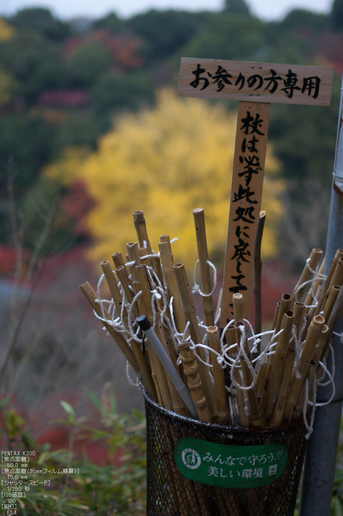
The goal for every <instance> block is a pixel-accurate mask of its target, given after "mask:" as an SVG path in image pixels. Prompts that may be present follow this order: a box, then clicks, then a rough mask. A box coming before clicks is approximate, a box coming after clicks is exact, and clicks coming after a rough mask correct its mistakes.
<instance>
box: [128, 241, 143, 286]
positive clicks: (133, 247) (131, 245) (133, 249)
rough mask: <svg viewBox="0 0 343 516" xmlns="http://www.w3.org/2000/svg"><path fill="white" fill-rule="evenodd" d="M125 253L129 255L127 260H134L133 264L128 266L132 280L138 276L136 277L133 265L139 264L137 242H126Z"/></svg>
mask: <svg viewBox="0 0 343 516" xmlns="http://www.w3.org/2000/svg"><path fill="white" fill-rule="evenodd" d="M126 248H127V253H128V255H129V261H130V262H134V265H132V266H131V267H130V270H131V276H132V281H136V280H137V279H138V278H137V277H136V271H135V265H139V264H140V263H141V260H140V257H139V251H138V244H137V242H128V243H127V244H126Z"/></svg>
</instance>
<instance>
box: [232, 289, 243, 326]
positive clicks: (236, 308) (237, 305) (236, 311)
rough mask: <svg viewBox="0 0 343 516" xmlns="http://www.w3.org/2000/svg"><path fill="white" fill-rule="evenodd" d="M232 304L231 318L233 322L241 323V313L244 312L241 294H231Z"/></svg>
mask: <svg viewBox="0 0 343 516" xmlns="http://www.w3.org/2000/svg"><path fill="white" fill-rule="evenodd" d="M232 303H233V316H234V318H235V321H243V312H244V298H243V295H242V294H239V293H237V294H233V296H232Z"/></svg>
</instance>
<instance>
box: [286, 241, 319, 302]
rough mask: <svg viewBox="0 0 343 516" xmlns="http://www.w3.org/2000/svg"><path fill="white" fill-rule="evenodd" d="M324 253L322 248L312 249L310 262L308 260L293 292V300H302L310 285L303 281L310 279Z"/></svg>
mask: <svg viewBox="0 0 343 516" xmlns="http://www.w3.org/2000/svg"><path fill="white" fill-rule="evenodd" d="M322 255H323V251H322V250H321V249H312V251H311V254H310V256H309V259H308V262H307V261H306V265H305V267H304V269H303V271H302V273H301V275H300V278H299V280H298V282H297V284H296V285H295V287H294V290H293V294H292V300H293V301H302V300H303V298H304V296H305V293H306V292H307V290H308V285H307V284H306V285H303V283H306V282H307V281H309V280H310V279H311V278H312V276H313V272H312V271H314V270H315V268H316V267H317V265H318V263H319V260H320V259H321V257H322Z"/></svg>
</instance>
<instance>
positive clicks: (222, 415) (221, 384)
mask: <svg viewBox="0 0 343 516" xmlns="http://www.w3.org/2000/svg"><path fill="white" fill-rule="evenodd" d="M207 338H208V345H209V346H210V347H211V348H212V349H213V350H214V351H215V352H217V353H219V355H221V347H220V336H219V329H218V327H217V326H209V327H208V328H207ZM217 358H218V355H216V354H215V353H213V360H212V364H213V377H214V383H215V386H216V399H217V411H218V422H219V424H220V425H228V424H229V415H228V402H227V392H226V389H225V378H224V370H223V368H222V366H221V365H220V364H219V363H218V360H217Z"/></svg>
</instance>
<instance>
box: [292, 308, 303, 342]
mask: <svg viewBox="0 0 343 516" xmlns="http://www.w3.org/2000/svg"><path fill="white" fill-rule="evenodd" d="M293 312H294V322H293V324H294V327H295V330H296V332H297V337H300V338H301V336H300V333H301V331H302V327H303V325H304V324H306V321H304V317H306V313H305V304H304V303H302V302H301V301H296V302H295V303H294V305H293Z"/></svg>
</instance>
